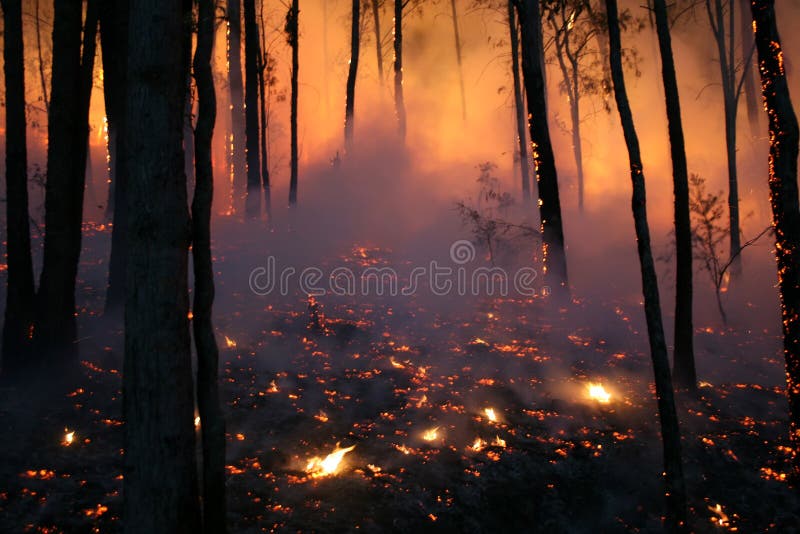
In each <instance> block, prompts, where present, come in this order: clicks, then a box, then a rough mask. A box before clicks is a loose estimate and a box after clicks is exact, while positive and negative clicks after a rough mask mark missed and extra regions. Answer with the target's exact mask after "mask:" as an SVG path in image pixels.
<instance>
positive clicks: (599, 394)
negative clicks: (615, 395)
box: [588, 384, 611, 404]
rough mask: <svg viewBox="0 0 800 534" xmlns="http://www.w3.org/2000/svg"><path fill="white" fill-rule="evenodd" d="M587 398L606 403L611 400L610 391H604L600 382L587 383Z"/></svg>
mask: <svg viewBox="0 0 800 534" xmlns="http://www.w3.org/2000/svg"><path fill="white" fill-rule="evenodd" d="M588 390H589V398H590V399H594V400H596V401H597V402H599V403H600V404H608V403H609V401H611V393H609V392H608V391H606V388H604V387H603V385H602V384H589V386H588Z"/></svg>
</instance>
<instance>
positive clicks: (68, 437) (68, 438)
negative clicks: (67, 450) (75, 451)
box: [61, 428, 75, 447]
mask: <svg viewBox="0 0 800 534" xmlns="http://www.w3.org/2000/svg"><path fill="white" fill-rule="evenodd" d="M73 441H75V431H74V430H72V431H70V430H68V429H66V428H65V429H64V441H62V442H61V443H63V444H64V446H65V447H69V446H70V445H72V442H73Z"/></svg>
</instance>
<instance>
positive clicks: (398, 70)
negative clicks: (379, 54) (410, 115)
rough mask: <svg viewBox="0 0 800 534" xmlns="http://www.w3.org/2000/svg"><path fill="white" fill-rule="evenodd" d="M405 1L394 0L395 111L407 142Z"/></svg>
mask: <svg viewBox="0 0 800 534" xmlns="http://www.w3.org/2000/svg"><path fill="white" fill-rule="evenodd" d="M403 1H404V0H394V112H395V114H396V115H397V128H398V131H399V133H400V140H401V141H402V142H403V143H405V142H406V103H405V100H404V99H403Z"/></svg>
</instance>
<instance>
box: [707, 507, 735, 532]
mask: <svg viewBox="0 0 800 534" xmlns="http://www.w3.org/2000/svg"><path fill="white" fill-rule="evenodd" d="M708 509H709V510H710V511H712V512H714V514H715V515H714V516H712V517H711V522H712V523H714V524H715V525H716V526H718V527H728V526H730V524H731V523H730V520H729V519H728V514H726V513H725V512H723V511H722V505H721V504H717V505H716V506H709V507H708Z"/></svg>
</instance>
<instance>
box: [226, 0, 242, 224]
mask: <svg viewBox="0 0 800 534" xmlns="http://www.w3.org/2000/svg"><path fill="white" fill-rule="evenodd" d="M227 1H228V69H229V70H228V84H229V85H230V96H231V142H230V151H231V153H230V157H231V174H232V175H233V176H232V177H231V182H232V186H233V195H232V197H233V210H234V211H237V210H240V209H241V202H242V200H243V199H244V197H245V191H246V190H247V171H246V169H245V154H244V148H245V136H246V134H245V124H244V104H243V101H244V87H243V86H242V16H241V13H242V0H227Z"/></svg>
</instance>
